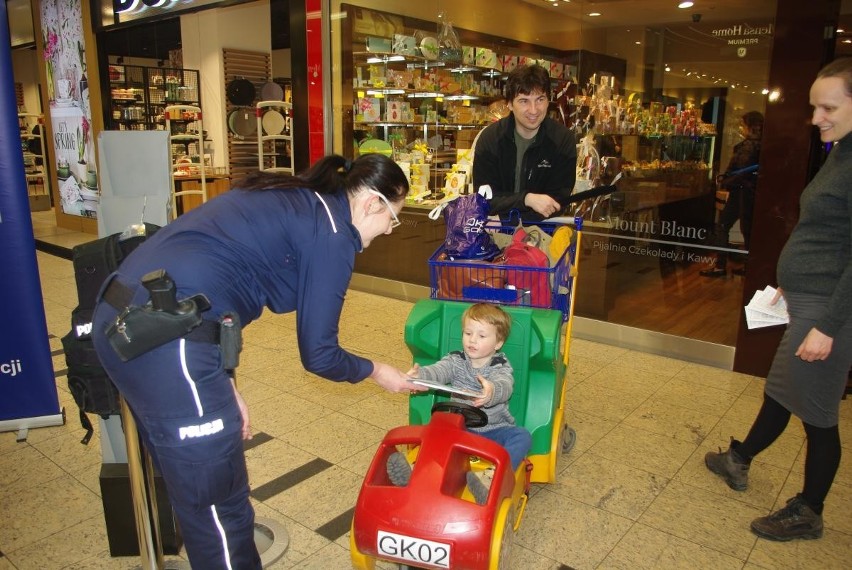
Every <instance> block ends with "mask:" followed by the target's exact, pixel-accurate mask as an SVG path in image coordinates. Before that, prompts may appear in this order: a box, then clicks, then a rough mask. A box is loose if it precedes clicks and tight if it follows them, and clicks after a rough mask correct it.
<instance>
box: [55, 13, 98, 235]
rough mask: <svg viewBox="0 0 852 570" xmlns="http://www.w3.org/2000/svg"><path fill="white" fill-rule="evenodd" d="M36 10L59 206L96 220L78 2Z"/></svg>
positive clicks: (82, 40) (89, 125) (83, 48)
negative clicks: (55, 164) (39, 21)
mask: <svg viewBox="0 0 852 570" xmlns="http://www.w3.org/2000/svg"><path fill="white" fill-rule="evenodd" d="M40 10H41V26H42V28H41V37H42V42H43V44H42V45H43V47H42V57H43V58H44V62H45V69H46V79H47V86H46V87H47V95H48V100H49V101H50V122H51V131H52V133H53V141H52V142H53V150H54V153H55V157H56V163H57V178H58V179H59V181H60V187H61V191H60V204H61V207H62V211H63V212H64V213H66V214H71V215H77V216H86V217H92V218H94V217H96V211H97V205H98V197H99V192H98V187H97V180H98V177H97V168H96V165H95V164H94V159H93V158H92V157H94V141H93V136H92V130H91V119H92V116H91V107H90V105H89V89H88V79H87V76H86V73H87V68H86V40H85V36H84V35H83V12H82V1H81V0H43V1H42V2H41V4H40Z"/></svg>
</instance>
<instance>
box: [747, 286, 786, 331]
mask: <svg viewBox="0 0 852 570" xmlns="http://www.w3.org/2000/svg"><path fill="white" fill-rule="evenodd" d="M776 291H777V290H776V289H775V288H774V287H770V286H769V285H767V286H766V288H765V289H763V290H762V291H755V293H754V296H753V297H752V298H751V301H749V302H748V305H746V306H745V314H746V324H747V325H748V328H750V329H757V328H761V327H771V326H775V325H783V324H787V323H788V322H790V316H789V315H788V314H787V302H786V301H785V300H784V297H781V298H779V299H778V302H777V303H775V304H774V305H772V304H771V303H772V299H773V298H775V293H776Z"/></svg>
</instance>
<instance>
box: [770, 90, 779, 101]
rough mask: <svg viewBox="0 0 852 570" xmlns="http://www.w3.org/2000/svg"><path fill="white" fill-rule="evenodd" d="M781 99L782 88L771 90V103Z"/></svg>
mask: <svg viewBox="0 0 852 570" xmlns="http://www.w3.org/2000/svg"><path fill="white" fill-rule="evenodd" d="M780 100H781V90H780V89H773V90H772V91H770V92H769V102H770V103H775V102H777V101H780Z"/></svg>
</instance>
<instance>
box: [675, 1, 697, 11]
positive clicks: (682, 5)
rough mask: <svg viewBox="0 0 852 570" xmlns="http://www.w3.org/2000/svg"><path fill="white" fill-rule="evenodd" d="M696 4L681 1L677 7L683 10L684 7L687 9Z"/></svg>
mask: <svg viewBox="0 0 852 570" xmlns="http://www.w3.org/2000/svg"><path fill="white" fill-rule="evenodd" d="M694 5H695V2H681V3H680V4H678V5H677V7H678V8H680V9H681V10H683V9H686V8H692V7H693V6H694Z"/></svg>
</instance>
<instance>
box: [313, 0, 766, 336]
mask: <svg viewBox="0 0 852 570" xmlns="http://www.w3.org/2000/svg"><path fill="white" fill-rule="evenodd" d="M329 4H330V14H331V18H330V21H331V26H332V30H331V31H332V33H331V34H330V38H331V42H332V44H331V46H330V48H329V49H330V53H331V59H332V70H333V72H332V73H333V78H332V85H333V87H332V101H333V105H332V113H333V120H332V125H333V150H334V151H335V152H338V153H342V154H344V155H347V156H354V155H357V154H358V153H360V152H364V151H365V150H367V151H379V152H385V153H387V154H389V155H391V156H394V157H399V156H400V155H404V156H406V158H408V156H409V155H410V153H411V151H412V150H413V149H416V148H418V147H417V145H421V148H425V149H427V151H428V152H429V153H434V156H432V157H431V158H432V160H431V161H429V162H430V165H429V168H428V169H424V168H419V169H410V170H409V173H410V175H411V177H412V184H413V186H414V187H415V189H416V190H418V191H420V192H421V194H423V195H424V197H425V199H424V200H423V201H422V204H423V205H424V206H430V204H431V202H430V199H434V198H439V197H440V196H441V194H442V192H441V191H442V188H443V186H444V184H445V181H446V179H447V176H446V175H445V171H446V170H451V169H452V165H453V163H454V162H456V161H457V160H458V158H459V155H460V152H462V151H463V150H464V149H469V148H470V146H471V143H472V141H473V139H474V137H475V136H476V133H477V132H478V131H479V130H481V129H482V128H484V127H485V126H486V125H487V124H489V123H490V122H491V121H493V120H495V119H496V118H499V117H500V116H501V115H502V114H505V113H506V109H505V102H503V101H502V100H501V93H502V85H503V82H504V80H505V76H506V73H507V72H508V71H509V70H510V69H511V68H512V67H514V66H518V65H527V64H531V63H538V64H540V65H543V66H545V67H546V68H547V69H548V70H549V72H550V74H551V78H552V81H553V92H552V93H551V94H550V95H551V100H552V103H551V116H552V117H553V118H554V119H556V120H558V121H561V122H563V123H564V124H565V125H566V126H567V127H568V128H570V129H572V130H573V131H574V133H575V135H576V138H577V142H578V145H579V146H578V149H579V152H578V156H579V160H578V164H577V167H578V169H577V172H578V182H577V189H578V190H580V189H585V188H589V187H594V186H597V185H600V184H605V183H608V182H610V181H612V180H613V178H614V177H615V176H617V175H618V174H619V173H620V174H621V178H620V179H619V180H618V182H617V183H616V187H617V191H616V192H614V193H612V194H610V195H609V196H605V197H601V198H598V199H595V200H589V201H584V202H580V203H576V204H573V205H572V206H571V207H570V208H569V210H568V211H567V212H566V214H567V215H568V216H569V217H572V218H573V217H575V216H576V217H580V218H582V219H583V224H584V231H585V233H584V246H583V251H582V253H581V257H580V277H579V284H578V289H579V291H578V296H577V303H576V306H575V314H576V315H577V316H580V317H587V318H589V319H594V320H597V321H603V322H606V323H612V324H616V325H623V326H626V327H631V328H637V329H643V330H648V331H653V332H658V333H666V334H670V335H675V336H678V337H684V338H688V339H695V340H700V341H707V342H712V343H716V344H721V345H728V346H733V345H734V344H735V342H736V335H737V327H738V322H739V319H740V318H741V315H742V314H743V310H742V307H741V303H742V288H743V277H742V274H743V272H744V271H746V270H747V267H748V263H747V262H748V244H749V230H750V224H749V221H750V219H749V211H750V204H751V203H753V196H754V194H755V192H759V191H761V189H760V188H758V187H757V180H758V176H757V174H758V172H757V167H756V164H757V163H756V157H757V156H758V155H759V147H760V136H761V129H760V126H761V119H762V116H763V112H764V110H765V105H766V101H767V92H766V88H767V81H768V68H769V56H770V53H771V49H772V38H773V34H774V16H775V1H774V0H759V1H756V2H750V3H747V5H743V6H739V7H738V8H737V10H736V11H730V12H727V11H725V10H723V9H715V10H712V11H707V12H704V13H702V11H701V10H700V9H698V8H694V9H687V10H683V9H678V8H677V6H676V4H677V3H676V2H673V1H657V0H649V1H647V2H639V1H635V2H619V3H601V2H584V1H579V2H578V1H572V2H562V1H559V2H555V1H548V2H544V1H542V0H488V1H468V2H455V3H450V2H440V1H431V2H430V1H426V2H416V3H398V2H388V1H378V0H376V1H366V0H365V1H363V2H360V3H359V5H357V6H356V5H354V4H350V3H346V2H340V1H337V0H333V1H331V2H330V3H329ZM594 13H600V14H599V15H594ZM447 23H452V27H453V31H454V32H455V33H456V35H457V37H458V40H459V48H460V52H459V53H458V54H453V53H445V50H444V49H443V48H444V46H442V45H440V44H441V35H442V33H444V31H445V29H446V25H447ZM424 170H426V173H424ZM433 237H434V236H433ZM438 239H440V238H438ZM405 247H409V246H407V245H406V244H405V243H402V242H401V243H399V244H397V245H395V246H394V248H395V251H396V252H397V253H401V251H402V249H403V248H405ZM420 261H421V262H422V263H423V264H424V265H425V264H426V259H425V258H424V259H422V260H420ZM388 263H389V264H392V263H393V262H391V261H389V262H388ZM370 270H371V271H375V273H376V274H377V275H378V276H381V277H388V276H389V275H386V274H383V269H382V267H380V266H379V267H371V269H370ZM390 277H391V278H395V277H393V276H390ZM419 284H421V285H428V282H427V283H422V282H421V283H419Z"/></svg>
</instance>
